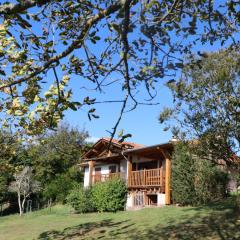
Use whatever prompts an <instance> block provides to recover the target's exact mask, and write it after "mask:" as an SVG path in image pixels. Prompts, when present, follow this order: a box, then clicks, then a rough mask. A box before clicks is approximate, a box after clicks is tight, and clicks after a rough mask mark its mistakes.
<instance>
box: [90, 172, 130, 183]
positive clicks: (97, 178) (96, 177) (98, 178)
mask: <svg viewBox="0 0 240 240" xmlns="http://www.w3.org/2000/svg"><path fill="white" fill-rule="evenodd" d="M124 177H125V175H124V173H120V172H117V173H108V174H97V175H93V183H97V182H105V181H107V180H109V179H113V178H122V179H124Z"/></svg>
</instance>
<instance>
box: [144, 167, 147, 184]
mask: <svg viewBox="0 0 240 240" xmlns="http://www.w3.org/2000/svg"><path fill="white" fill-rule="evenodd" d="M143 185H147V182H146V169H145V168H144V170H143Z"/></svg>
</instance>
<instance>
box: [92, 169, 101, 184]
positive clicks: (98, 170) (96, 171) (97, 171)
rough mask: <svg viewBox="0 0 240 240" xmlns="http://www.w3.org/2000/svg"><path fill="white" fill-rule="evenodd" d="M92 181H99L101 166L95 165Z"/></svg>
mask: <svg viewBox="0 0 240 240" xmlns="http://www.w3.org/2000/svg"><path fill="white" fill-rule="evenodd" d="M94 182H95V183H96V182H101V168H100V167H96V168H95V175H94Z"/></svg>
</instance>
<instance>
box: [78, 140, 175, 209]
mask: <svg viewBox="0 0 240 240" xmlns="http://www.w3.org/2000/svg"><path fill="white" fill-rule="evenodd" d="M109 141H110V139H109V138H102V139H100V140H99V141H97V142H96V143H95V144H94V145H93V147H92V148H91V149H90V150H89V151H88V152H86V153H85V154H84V155H83V156H82V163H81V166H82V167H83V168H84V186H85V187H87V186H90V185H92V184H94V183H96V182H99V181H101V182H103V181H106V180H107V179H109V178H113V177H120V178H122V179H124V181H126V184H127V188H128V196H127V204H126V208H127V209H131V208H141V207H143V206H152V205H156V206H161V205H168V204H170V203H171V187H170V175H171V153H172V150H173V143H172V142H168V143H164V144H157V145H153V146H148V147H145V146H143V145H139V144H136V143H131V142H122V143H119V142H118V141H117V140H114V139H113V140H112V142H111V144H110V145H109ZM109 146H110V147H109Z"/></svg>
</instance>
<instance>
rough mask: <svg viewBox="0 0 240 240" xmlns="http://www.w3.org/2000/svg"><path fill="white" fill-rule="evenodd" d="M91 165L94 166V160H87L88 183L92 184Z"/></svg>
mask: <svg viewBox="0 0 240 240" xmlns="http://www.w3.org/2000/svg"><path fill="white" fill-rule="evenodd" d="M93 166H94V162H93V161H89V162H88V167H89V185H92V184H93Z"/></svg>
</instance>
